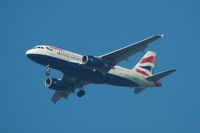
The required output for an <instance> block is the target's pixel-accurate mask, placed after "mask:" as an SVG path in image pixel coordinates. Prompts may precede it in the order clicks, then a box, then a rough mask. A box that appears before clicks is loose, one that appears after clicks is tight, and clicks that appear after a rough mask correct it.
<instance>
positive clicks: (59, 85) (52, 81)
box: [45, 78, 70, 90]
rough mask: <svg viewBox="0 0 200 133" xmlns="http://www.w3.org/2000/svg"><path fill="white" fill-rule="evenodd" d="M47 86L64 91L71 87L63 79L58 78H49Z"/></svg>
mask: <svg viewBox="0 0 200 133" xmlns="http://www.w3.org/2000/svg"><path fill="white" fill-rule="evenodd" d="M45 86H46V87H47V88H50V89H54V90H64V89H67V88H69V87H70V86H68V85H67V84H65V83H64V82H63V81H62V80H61V79H56V78H47V79H46V80H45Z"/></svg>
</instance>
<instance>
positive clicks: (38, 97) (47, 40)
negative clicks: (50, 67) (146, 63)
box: [0, 0, 200, 133]
mask: <svg viewBox="0 0 200 133" xmlns="http://www.w3.org/2000/svg"><path fill="white" fill-rule="evenodd" d="M199 5H200V2H199V1H198V0H167V1H161V0H151V1H145V0H134V1H133V0H123V1H122V0H121V1H119V0H109V1H107V0H101V1H95V0H84V1H81V0H73V1H72V0H57V1H55V0H34V1H29V0H17V1H16V0H1V1H0V16H1V21H0V29H1V30H0V45H1V49H2V50H1V56H0V59H1V69H0V71H1V77H0V81H1V93H0V105H1V108H0V132H2V133H27V132H28V133H36V132H37V133H44V132H48V133H55V132H57V133H61V132H72V133H78V132H82V133H90V132H95V133H102V132H103V133H111V132H115V133H122V132H126V133H133V132H140V133H146V132H152V133H161V132H162V133H169V132H181V133H188V132H190V133H197V132H200V126H199V124H200V106H199V101H200V96H199V94H200V87H199V84H198V82H199V75H198V74H199V65H200V63H199V60H198V57H199V55H198V51H199V48H200V46H199V44H200V41H199V35H200V26H199V23H200V17H199V12H200V8H199ZM155 34H166V37H165V38H163V39H160V40H158V41H156V42H155V43H152V45H151V46H150V47H149V48H148V49H147V50H153V51H156V52H157V61H156V62H157V63H156V69H155V72H159V71H162V70H165V69H168V68H176V69H177V70H178V71H177V72H176V73H174V74H173V75H170V76H169V77H166V78H165V79H163V80H162V83H163V87H161V88H149V89H146V90H145V91H144V92H143V93H141V94H139V95H135V94H133V93H132V91H133V89H130V88H124V87H114V86H108V85H88V86H86V87H85V90H86V93H87V94H86V96H85V97H83V98H81V99H79V98H77V96H75V95H71V96H70V97H69V100H61V101H59V102H58V103H57V104H56V105H55V104H53V103H52V102H50V98H51V95H52V93H53V91H52V90H49V89H47V88H45V86H44V80H45V76H44V72H45V71H46V69H45V68H44V67H43V66H40V65H38V64H35V63H33V62H31V61H30V60H29V59H28V58H27V57H26V56H25V52H26V50H28V49H30V48H32V47H33V46H34V45H36V44H50V45H54V46H57V47H60V48H63V49H67V50H71V51H74V52H77V53H81V54H91V55H101V54H105V53H107V52H110V51H112V50H115V49H118V48H121V47H123V46H126V45H127V44H130V43H133V42H136V41H139V40H141V39H144V38H146V37H148V36H151V35H155ZM143 54H144V53H142V52H141V53H138V54H137V55H134V56H133V57H131V58H130V59H129V61H125V62H122V63H120V65H122V66H124V67H127V68H132V67H133V66H134V65H135V64H136V63H137V61H138V60H139V58H140V57H141V56H143ZM53 72H54V75H55V77H61V76H62V74H61V73H59V72H56V71H53Z"/></svg>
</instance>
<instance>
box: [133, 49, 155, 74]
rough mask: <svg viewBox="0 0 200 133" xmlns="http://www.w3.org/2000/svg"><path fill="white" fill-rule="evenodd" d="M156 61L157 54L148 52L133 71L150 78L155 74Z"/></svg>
mask: <svg viewBox="0 0 200 133" xmlns="http://www.w3.org/2000/svg"><path fill="white" fill-rule="evenodd" d="M155 59H156V53H155V52H153V51H148V52H147V53H146V54H145V55H144V56H143V57H142V59H141V60H140V61H139V62H138V63H137V65H136V66H135V67H134V68H133V69H132V70H133V71H135V72H137V73H138V74H140V75H143V76H145V77H149V76H151V75H152V74H153V69H154V64H155Z"/></svg>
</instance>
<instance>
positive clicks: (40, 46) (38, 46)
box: [33, 46, 44, 49]
mask: <svg viewBox="0 0 200 133" xmlns="http://www.w3.org/2000/svg"><path fill="white" fill-rule="evenodd" d="M35 48H40V49H44V47H41V46H35V47H33V49H35Z"/></svg>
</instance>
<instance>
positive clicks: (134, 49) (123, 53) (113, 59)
mask: <svg viewBox="0 0 200 133" xmlns="http://www.w3.org/2000/svg"><path fill="white" fill-rule="evenodd" d="M162 37H164V35H156V36H151V37H149V38H146V39H144V40H142V41H139V42H137V43H134V44H131V45H128V46H126V47H123V48H120V49H118V50H115V51H113V52H110V53H107V54H105V55H102V56H99V57H100V58H101V59H102V60H103V61H104V62H105V63H107V64H109V65H110V66H115V65H116V64H118V63H119V62H121V61H123V60H127V59H128V58H129V57H130V56H132V55H134V54H136V53H138V52H140V51H142V50H144V49H145V48H147V46H148V44H149V43H151V42H153V41H155V40H157V39H159V38H162Z"/></svg>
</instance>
